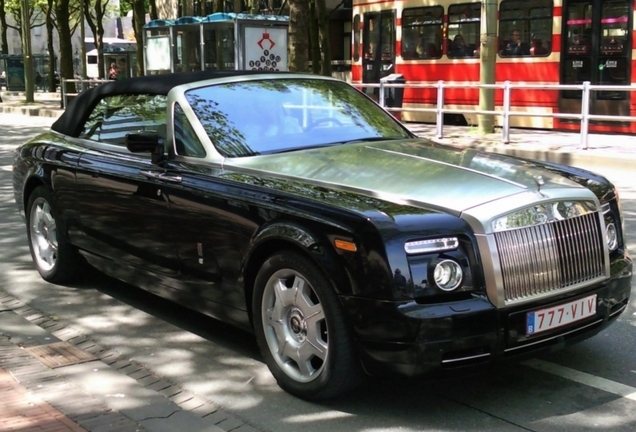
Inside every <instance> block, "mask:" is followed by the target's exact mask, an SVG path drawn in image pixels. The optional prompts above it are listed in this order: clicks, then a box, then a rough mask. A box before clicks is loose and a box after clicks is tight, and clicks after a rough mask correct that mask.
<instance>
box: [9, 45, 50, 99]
mask: <svg viewBox="0 0 636 432" xmlns="http://www.w3.org/2000/svg"><path fill="white" fill-rule="evenodd" d="M32 57H33V79H34V80H35V83H34V84H35V88H36V89H42V88H44V87H46V82H47V81H46V80H47V77H48V74H49V67H50V66H49V56H48V54H33V55H32ZM0 61H2V62H3V70H4V71H5V72H6V88H7V91H24V90H25V80H24V58H23V56H22V54H2V55H0ZM53 67H55V66H53Z"/></svg>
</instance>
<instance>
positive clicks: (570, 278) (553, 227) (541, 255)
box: [495, 212, 606, 304]
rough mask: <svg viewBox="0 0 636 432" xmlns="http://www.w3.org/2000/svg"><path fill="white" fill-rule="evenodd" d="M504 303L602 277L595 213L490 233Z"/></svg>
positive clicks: (602, 258) (600, 238)
mask: <svg viewBox="0 0 636 432" xmlns="http://www.w3.org/2000/svg"><path fill="white" fill-rule="evenodd" d="M495 240H496V242H497V249H498V251H499V259H500V264H501V271H502V276H503V281H504V293H505V302H506V303H507V304H510V303H514V302H516V301H519V300H525V299H528V298H533V297H538V296H542V295H545V294H547V293H550V292H553V291H558V290H561V289H567V288H570V287H574V286H577V285H581V284H585V283H586V282H592V281H595V280H597V279H599V278H604V277H606V274H605V272H606V270H605V269H606V263H605V252H604V236H603V231H602V229H601V225H600V219H599V215H598V212H590V213H587V214H584V215H580V216H576V217H572V218H568V219H561V220H554V221H550V222H548V223H545V224H541V225H533V226H527V227H524V228H518V229H512V230H507V231H501V232H497V233H495Z"/></svg>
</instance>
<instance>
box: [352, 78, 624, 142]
mask: <svg viewBox="0 0 636 432" xmlns="http://www.w3.org/2000/svg"><path fill="white" fill-rule="evenodd" d="M355 86H356V87H358V88H379V89H380V90H379V97H378V98H379V101H378V102H379V104H380V105H381V106H382V107H384V108H385V109H386V110H387V111H396V112H404V111H408V112H427V113H435V115H436V117H435V124H436V134H437V138H444V114H485V115H495V116H500V117H502V128H501V130H502V138H501V141H502V143H504V144H509V143H510V118H511V117H513V116H520V117H521V116H526V117H551V118H559V119H573V120H579V122H580V127H581V128H580V146H581V148H583V149H587V148H588V136H589V125H590V121H594V120H599V121H607V122H634V121H636V117H631V116H618V115H617V116H613V115H599V114H590V100H591V98H590V95H591V92H594V91H596V92H600V91H619V92H631V91H634V90H636V86H633V85H630V86H617V85H591V83H590V82H589V81H585V82H583V83H582V84H517V83H512V82H510V81H505V82H504V83H502V84H474V83H455V82H445V81H438V82H437V83H428V84H416V83H413V84H408V83H406V84H401V83H400V84H395V83H389V82H385V81H381V82H380V83H379V84H378V83H373V84H371V83H363V84H359V83H356V84H355ZM391 88H402V89H406V88H409V89H414V88H435V89H437V101H436V106H435V108H415V107H408V108H403V107H387V106H385V105H386V102H385V100H386V95H387V93H386V92H387V89H391ZM449 88H453V89H476V88H486V89H495V90H503V106H502V108H501V110H480V109H469V110H466V109H452V108H445V107H444V90H445V89H449ZM528 89H533V90H557V91H562V90H578V91H581V92H582V96H581V112H580V113H548V112H540V111H532V110H530V111H513V110H511V101H512V91H513V90H528Z"/></svg>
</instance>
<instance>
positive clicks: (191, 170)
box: [164, 103, 258, 319]
mask: <svg viewBox="0 0 636 432" xmlns="http://www.w3.org/2000/svg"><path fill="white" fill-rule="evenodd" d="M173 130H174V132H173V133H174V143H175V149H174V153H175V155H174V157H173V158H172V160H171V161H170V162H169V163H168V164H167V165H166V168H167V173H168V174H169V175H171V176H178V177H179V178H180V180H181V181H180V182H179V183H178V184H171V185H167V186H166V188H165V189H164V192H165V193H166V194H167V196H168V200H169V205H170V209H171V219H172V228H171V230H170V238H171V241H172V242H173V244H174V247H175V249H176V252H177V256H178V258H179V263H180V270H181V274H180V280H181V282H182V284H183V285H182V286H183V287H184V289H187V291H188V292H189V294H190V295H192V296H193V297H194V298H197V297H202V298H204V299H206V300H210V301H212V302H215V303H218V304H223V305H227V306H232V307H235V308H238V309H242V310H244V309H245V296H244V293H243V289H242V286H240V285H239V280H240V278H241V266H242V264H243V262H244V257H245V256H246V254H247V249H248V247H249V244H250V240H251V238H252V236H253V234H254V232H255V231H256V230H257V227H258V225H257V222H256V221H255V220H253V219H254V218H255V216H254V215H253V211H254V210H253V208H250V207H249V206H247V205H246V204H245V203H244V201H242V200H240V199H238V198H237V197H238V195H237V191H236V190H235V189H233V188H232V187H231V184H230V183H229V182H228V181H227V180H223V179H222V178H221V177H219V175H220V174H221V173H222V168H221V166H220V165H214V164H210V163H203V161H202V158H204V157H205V155H206V153H205V149H204V146H203V145H202V144H201V141H200V140H199V138H198V137H197V135H196V133H195V132H194V129H193V128H192V125H191V123H190V121H189V120H188V118H187V117H186V115H185V114H184V111H183V109H182V108H181V107H180V105H179V104H178V103H176V104H175V107H174V128H173ZM219 313H221V314H231V310H228V309H227V308H226V309H225V310H223V309H220V312H219V311H216V312H213V314H215V315H217V316H218V315H219ZM221 318H229V319H231V317H221Z"/></svg>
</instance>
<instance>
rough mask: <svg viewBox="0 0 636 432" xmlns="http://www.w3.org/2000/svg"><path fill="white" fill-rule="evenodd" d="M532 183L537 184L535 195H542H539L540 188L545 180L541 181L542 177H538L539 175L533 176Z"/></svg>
mask: <svg viewBox="0 0 636 432" xmlns="http://www.w3.org/2000/svg"><path fill="white" fill-rule="evenodd" d="M534 181H535V183H536V184H537V193H539V194H540V195H543V194H542V193H541V186H543V185H544V184H545V180H543V176H540V175H537V176H534Z"/></svg>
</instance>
